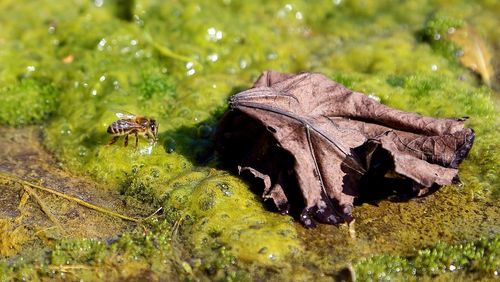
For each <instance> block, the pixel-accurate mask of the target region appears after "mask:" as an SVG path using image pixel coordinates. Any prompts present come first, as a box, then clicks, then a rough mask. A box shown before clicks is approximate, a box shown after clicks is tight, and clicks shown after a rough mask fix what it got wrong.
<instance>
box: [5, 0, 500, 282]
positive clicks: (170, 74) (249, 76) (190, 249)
mask: <svg viewBox="0 0 500 282" xmlns="http://www.w3.org/2000/svg"><path fill="white" fill-rule="evenodd" d="M0 8H2V11H3V12H0V13H1V15H2V17H0V24H1V25H2V29H1V30H0V47H2V48H1V51H0V61H2V64H1V66H0V83H1V86H0V94H1V95H0V102H1V106H0V107H1V111H0V122H1V123H2V124H4V125H10V126H24V125H26V124H33V123H36V124H40V125H43V132H44V134H43V135H44V136H43V142H44V145H45V146H46V147H47V149H48V150H50V151H51V152H52V153H53V154H54V155H55V156H56V157H57V158H58V160H59V165H60V166H61V167H62V168H64V169H65V170H67V171H70V172H72V173H73V177H75V179H76V178H78V177H77V176H76V175H80V176H81V177H83V176H85V177H87V176H90V177H91V178H92V179H93V180H94V181H97V182H99V183H100V185H102V186H104V187H107V189H109V191H113V192H114V193H117V192H120V193H121V194H122V195H121V196H119V197H123V198H124V199H128V200H129V201H140V202H141V203H143V205H147V206H148V207H150V208H151V210H155V209H156V208H158V207H162V208H163V214H161V215H157V216H155V217H154V219H153V220H150V221H147V222H145V223H143V224H141V225H139V226H137V227H136V228H135V229H133V230H132V231H129V232H126V233H124V234H123V235H121V236H120V237H119V238H117V237H113V239H112V240H107V241H106V240H102V239H88V237H95V236H85V235H82V236H76V237H77V238H76V239H75V238H71V239H68V238H65V239H61V238H64V237H61V238H60V237H58V238H53V239H51V240H52V241H51V244H48V245H46V248H48V251H46V250H45V251H42V250H40V251H39V252H36V251H34V252H28V251H26V250H23V249H22V248H21V246H22V240H21V241H19V242H18V243H16V242H14V241H12V242H14V243H12V246H14V245H15V246H16V247H12V248H10V250H14V252H13V253H18V252H19V254H18V255H17V257H16V256H10V257H9V258H8V259H5V260H3V261H2V262H1V263H0V270H3V271H0V273H3V274H4V276H3V277H2V276H0V278H2V279H7V278H18V279H21V278H23V277H24V278H41V277H45V276H48V277H52V278H58V277H60V276H59V275H70V276H71V278H74V279H77V278H82V279H84V280H88V279H89V280H93V279H99V278H101V279H102V278H104V277H107V278H108V279H114V280H117V279H121V278H126V277H129V278H136V279H140V278H149V279H152V280H158V279H160V278H161V277H171V278H175V279H178V280H180V279H184V278H186V279H200V280H204V279H224V280H252V279H257V278H263V279H266V278H267V279H270V278H271V277H272V278H275V279H278V278H280V279H284V280H291V279H295V280H301V279H313V278H314V279H319V280H327V279H330V278H331V277H332V276H333V277H337V271H338V270H339V269H340V268H341V267H343V266H345V265H347V264H349V263H351V262H352V263H353V264H354V269H355V272H357V274H358V275H357V276H358V277H360V279H362V280H365V279H367V280H369V279H373V280H384V279H389V278H391V277H394V278H397V279H407V278H408V277H415V275H417V276H418V277H420V276H424V277H430V276H432V275H437V274H439V273H442V272H443V270H444V269H445V268H447V269H448V270H449V272H452V273H453V274H452V275H455V276H453V277H455V278H457V279H467V278H471V277H473V276H471V275H479V276H477V277H486V278H488V277H494V276H496V275H497V274H495V273H494V271H495V270H497V271H498V269H497V268H498V263H497V264H496V266H495V261H494V260H493V262H491V259H490V257H491V256H492V255H493V256H498V239H494V240H492V241H491V242H488V241H487V239H483V240H482V241H481V240H480V241H477V240H478V239H479V238H480V237H485V238H497V236H498V234H499V231H500V230H499V227H498V226H497V224H496V223H497V222H498V221H499V219H500V215H499V212H498V208H499V206H498V203H497V200H498V196H499V195H500V181H499V179H498V173H497V171H498V164H499V163H500V161H499V156H500V154H498V152H497V147H498V140H499V139H500V138H499V137H500V134H499V132H498V130H497V128H498V126H499V119H498V114H497V112H498V102H495V101H498V99H495V98H494V97H495V95H498V94H496V93H494V92H493V91H492V90H491V89H489V88H487V87H485V86H482V84H481V81H480V80H479V79H478V77H477V76H476V75H475V74H473V73H472V72H470V71H469V70H468V69H466V68H465V67H463V66H461V65H460V64H459V62H458V60H457V59H456V56H455V52H456V51H457V46H455V45H453V44H450V43H449V42H447V41H446V40H445V38H444V37H443V36H437V35H440V34H441V33H443V32H446V31H447V30H448V29H449V28H452V27H453V28H459V27H460V26H461V25H462V24H464V23H467V24H468V25H471V26H474V27H475V28H476V29H477V31H478V32H479V34H480V35H481V36H482V37H483V38H484V39H485V41H486V42H488V43H490V46H491V48H492V51H496V53H494V54H495V55H494V60H495V61H494V62H493V63H496V62H497V61H498V60H499V58H498V55H496V54H498V50H500V45H499V43H498V42H500V31H499V29H498V28H497V27H498V24H499V22H498V17H497V15H498V14H499V13H500V5H499V4H498V3H497V2H496V1H486V0H485V1H478V2H474V3H470V2H469V1H454V2H447V1H437V2H436V1H433V2H432V3H431V2H428V1H408V2H401V3H400V2H398V3H397V4H395V3H394V2H393V1H326V0H325V1H320V2H318V3H316V4H315V5H310V4H308V3H306V1H288V2H285V1H272V2H270V1H244V2H243V1H241V2H239V1H217V2H215V1H208V0H207V1H170V2H169V3H168V5H167V4H165V3H163V2H162V1H154V0H144V1H139V0H137V1H123V2H122V1H94V2H91V1H74V2H71V3H70V2H64V3H58V4H57V5H56V4H54V3H52V2H51V1H36V2H28V1H27V2H26V3H22V4H19V3H18V2H17V1H11V0H7V1H2V4H0ZM7 11H8V12H7ZM19 15H23V18H25V20H23V21H19V20H16V19H17V17H19ZM35 15H36V16H35ZM266 69H275V70H279V71H283V72H298V71H319V72H323V73H325V74H326V75H328V76H330V77H331V78H333V79H335V80H337V81H339V82H340V83H343V84H344V85H346V86H347V87H349V88H352V89H355V90H358V91H361V92H364V93H367V94H369V95H373V96H376V97H378V98H379V99H380V100H381V102H382V103H384V104H387V105H389V106H392V107H395V108H399V109H402V110H407V111H415V112H419V113H421V114H425V115H432V116H437V117H456V116H469V117H470V119H469V123H468V125H469V126H471V127H473V128H474V130H475V131H476V134H477V139H476V142H475V144H474V147H473V149H472V151H471V153H470V155H469V157H468V159H467V160H466V161H465V162H464V163H463V165H462V166H461V168H460V176H461V180H462V185H460V186H450V187H443V188H442V189H441V190H440V191H438V192H437V193H435V194H434V195H431V196H429V197H426V198H423V199H417V200H411V201H409V202H405V203H401V202H392V201H389V200H388V201H382V202H380V203H372V204H368V203H366V204H363V205H362V206H359V207H357V208H356V209H355V216H356V218H357V221H356V224H355V228H356V234H357V237H356V239H352V238H350V237H349V231H348V230H347V228H346V227H345V226H341V227H340V228H338V227H333V226H320V227H319V228H317V229H315V230H304V229H303V228H302V227H301V226H299V225H297V224H296V223H294V221H293V219H292V218H290V217H286V216H280V215H277V214H274V213H272V212H270V211H267V210H266V209H265V207H264V206H263V204H262V202H261V200H260V198H259V195H257V194H254V193H253V192H252V191H251V190H249V189H248V188H249V187H248V184H246V183H244V182H243V181H242V180H239V179H238V178H237V177H236V176H232V175H230V174H229V173H227V172H225V171H223V170H221V169H218V168H216V160H215V161H214V159H213V156H212V155H211V149H212V141H211V136H212V133H213V131H214V126H215V123H216V120H217V118H218V117H219V116H220V114H221V112H222V111H223V110H224V109H225V107H226V99H227V98H228V97H229V95H231V94H232V93H235V92H237V91H238V90H239V89H244V88H247V87H249V86H250V85H251V83H252V81H253V80H254V79H255V78H256V77H257V76H258V75H259V74H260V73H261V72H262V71H263V70H266ZM115 111H128V112H132V113H136V114H141V115H146V116H152V117H155V118H156V119H157V120H158V122H159V124H160V136H159V137H160V138H159V142H158V143H157V144H156V146H155V147H150V146H149V145H148V143H147V141H146V140H143V139H141V140H140V143H139V147H138V148H137V149H136V148H134V146H133V145H134V140H133V138H132V140H131V142H130V144H131V145H129V147H126V148H125V147H123V145H122V142H123V140H120V141H119V142H118V143H117V144H115V145H113V146H107V145H106V144H107V142H108V140H109V138H110V136H109V135H107V134H106V128H107V126H108V125H109V124H110V123H111V122H113V121H114V120H115V119H116V117H115V116H114V112H115ZM33 142H37V140H34V141H33ZM200 160H203V162H201V163H200V162H199V161H200ZM23 175H24V174H23ZM26 175H28V176H29V172H28V173H27V174H26ZM35 177H36V174H35ZM46 178H48V179H51V178H50V177H48V176H47V177H46ZM48 184H53V185H56V186H57V183H56V182H54V181H53V182H50V181H49V183H48ZM5 187H7V186H5ZM99 187H100V186H99ZM117 197H118V196H117ZM132 199H134V200H132ZM4 215H7V214H4V213H2V216H4ZM6 217H7V218H12V217H14V215H8V216H6ZM9 220H10V219H9ZM9 222H10V221H9ZM31 224H32V226H36V224H40V222H34V223H33V222H32V223H31ZM45 224H46V222H45ZM5 226H7V225H5ZM5 226H4V227H2V228H4V229H5V228H9V230H18V231H19V232H20V233H23V232H24V231H23V230H22V229H15V228H16V227H15V226H14V227H12V226H11V227H12V228H11V227H9V226H7V227H5ZM13 228H14V229H13ZM2 230H3V229H2ZM21 231H23V232H21ZM16 232H17V231H16ZM20 233H19V234H20ZM9 234H14V231H12V232H10V231H9ZM120 234H121V232H117V233H116V236H118V235H120ZM86 237H87V239H85V238H86ZM19 238H21V239H22V238H24V237H22V236H19ZM78 238H80V239H78ZM81 238H84V239H81ZM441 241H442V242H444V243H446V244H451V245H453V246H456V247H452V248H451V251H450V252H444V253H443V252H441V251H440V250H442V249H443V248H444V247H443V246H444V245H442V244H444V243H438V242H441ZM462 242H466V243H463V244H465V245H464V246H466V247H463V248H472V247H474V248H476V249H480V250H484V251H481V252H480V254H478V255H477V254H474V255H471V256H469V255H468V253H467V252H466V251H462V249H461V248H460V247H459V246H460V245H459V244H462ZM45 243H46V242H45ZM436 244H437V245H436ZM17 246H19V247H17ZM41 246H42V244H41V243H40V244H39V245H38V247H41ZM432 246H435V247H432ZM467 246H468V247H467ZM478 246H479V247H478ZM427 247H431V248H434V250H436V251H435V252H436V255H434V254H433V251H430V254H429V255H427V254H426V253H425V252H426V251H416V250H418V249H424V248H427ZM2 248H3V247H2ZM35 249H36V248H35ZM441 253H443V254H441ZM2 254H4V253H2ZM4 255H5V254H4ZM9 255H11V253H9ZM371 256H375V257H374V258H372V259H370V257H371ZM455 260H458V261H459V262H455ZM427 261H429V262H427ZM462 261H463V263H461V262H462ZM451 264H453V265H454V266H456V267H457V268H456V269H455V270H453V271H452V270H450V268H449V267H450V265H451ZM476 264H482V265H483V266H484V267H483V268H478V267H476V266H475V265H476ZM459 265H461V267H458V266H459ZM397 269H400V271H397ZM414 269H417V271H416V272H415V271H414ZM433 269H438V271H437V272H435V271H433ZM478 271H479V274H477V273H476V272H478ZM381 273H384V275H382V274H381ZM401 273H403V274H401ZM457 273H458V274H457ZM475 273H476V274H475ZM401 275H403V276H401ZM405 275H406V276H405ZM408 275H409V276H408ZM446 275H450V274H446ZM446 277H448V276H446ZM474 277H476V276H474Z"/></svg>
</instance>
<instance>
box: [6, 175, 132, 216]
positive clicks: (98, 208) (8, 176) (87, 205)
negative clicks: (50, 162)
mask: <svg viewBox="0 0 500 282" xmlns="http://www.w3.org/2000/svg"><path fill="white" fill-rule="evenodd" d="M0 176H2V177H3V178H6V179H10V180H12V181H15V182H18V183H20V184H23V185H26V186H29V187H32V188H36V189H39V190H42V191H45V192H48V193H51V194H54V195H57V196H59V197H62V198H64V199H66V200H69V201H73V202H76V203H77V204H79V205H81V206H84V207H87V208H90V209H93V210H95V211H98V212H102V213H104V214H107V215H110V216H114V217H118V218H121V219H124V220H128V221H132V222H139V220H138V219H135V218H131V217H128V216H125V215H122V214H119V213H116V212H113V211H110V210H108V209H105V208H102V207H99V206H96V205H93V204H91V203H87V202H85V201H84V200H81V199H78V198H75V197H72V196H68V195H66V194H64V193H61V192H58V191H55V190H52V189H49V188H46V187H43V186H40V185H36V184H33V183H30V182H28V181H25V180H22V179H21V178H19V177H17V176H14V175H10V174H8V173H6V172H3V171H0Z"/></svg>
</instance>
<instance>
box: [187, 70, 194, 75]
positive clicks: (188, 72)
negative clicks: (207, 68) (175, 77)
mask: <svg viewBox="0 0 500 282" xmlns="http://www.w3.org/2000/svg"><path fill="white" fill-rule="evenodd" d="M195 73H196V71H195V70H194V69H190V70H188V71H187V72H186V74H187V75H188V76H192V75H193V74H195Z"/></svg>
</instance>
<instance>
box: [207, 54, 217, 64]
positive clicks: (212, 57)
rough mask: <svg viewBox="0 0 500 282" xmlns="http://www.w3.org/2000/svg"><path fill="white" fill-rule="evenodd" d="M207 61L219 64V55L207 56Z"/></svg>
mask: <svg viewBox="0 0 500 282" xmlns="http://www.w3.org/2000/svg"><path fill="white" fill-rule="evenodd" d="M207 59H208V60H209V61H211V62H217V60H218V59H219V55H217V54H216V53H212V54H210V55H208V56H207Z"/></svg>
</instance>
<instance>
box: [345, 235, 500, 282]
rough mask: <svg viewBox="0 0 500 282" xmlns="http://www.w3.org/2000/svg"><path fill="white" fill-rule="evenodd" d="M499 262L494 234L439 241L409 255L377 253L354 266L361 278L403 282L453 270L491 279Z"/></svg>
mask: <svg viewBox="0 0 500 282" xmlns="http://www.w3.org/2000/svg"><path fill="white" fill-rule="evenodd" d="M499 265H500V237H499V236H498V235H497V236H496V237H494V238H491V239H489V238H484V239H480V240H477V241H473V242H466V243H463V244H457V245H449V244H445V243H439V244H437V245H436V246H434V247H432V248H428V249H423V250H419V251H417V252H416V254H415V255H414V256H410V257H400V256H390V255H385V256H376V257H372V258H369V259H366V260H362V261H360V262H358V263H357V264H356V265H355V267H354V269H355V271H356V276H357V278H358V279H359V280H361V281H392V280H394V279H396V280H401V281H403V280H408V279H410V280H416V279H418V278H419V277H423V276H427V277H433V276H437V275H440V274H445V273H453V272H466V273H469V275H471V276H472V277H473V276H474V275H475V277H481V276H482V277H490V278H494V277H497V276H498V273H499V271H500V269H499V268H498V266H499ZM470 278H471V277H468V278H465V279H470ZM465 279H464V280H465Z"/></svg>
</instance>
